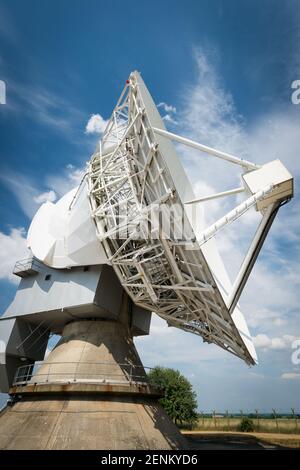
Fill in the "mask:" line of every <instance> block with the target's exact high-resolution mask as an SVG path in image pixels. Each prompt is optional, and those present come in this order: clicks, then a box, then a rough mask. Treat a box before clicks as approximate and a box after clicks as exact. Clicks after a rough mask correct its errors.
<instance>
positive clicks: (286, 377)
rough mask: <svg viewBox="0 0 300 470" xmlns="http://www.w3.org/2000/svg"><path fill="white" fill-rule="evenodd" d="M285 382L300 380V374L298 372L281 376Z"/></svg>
mask: <svg viewBox="0 0 300 470" xmlns="http://www.w3.org/2000/svg"><path fill="white" fill-rule="evenodd" d="M281 378H282V379H284V380H300V373H298V372H285V373H284V374H282V375H281Z"/></svg>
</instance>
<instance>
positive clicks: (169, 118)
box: [162, 114, 178, 125]
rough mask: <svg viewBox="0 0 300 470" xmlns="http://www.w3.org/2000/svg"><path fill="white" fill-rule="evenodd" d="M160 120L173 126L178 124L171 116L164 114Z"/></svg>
mask: <svg viewBox="0 0 300 470" xmlns="http://www.w3.org/2000/svg"><path fill="white" fill-rule="evenodd" d="M162 119H163V121H167V122H169V123H170V124H173V125H176V124H178V123H177V121H175V119H174V118H173V117H172V116H171V114H165V115H164V116H163V117H162Z"/></svg>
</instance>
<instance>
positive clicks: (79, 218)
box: [27, 181, 107, 268]
mask: <svg viewBox="0 0 300 470" xmlns="http://www.w3.org/2000/svg"><path fill="white" fill-rule="evenodd" d="M27 243H28V247H29V248H30V249H31V251H32V253H33V254H34V256H35V257H36V258H38V259H39V260H40V261H42V262H43V263H44V264H46V265H48V266H50V267H53V268H67V267H71V266H84V265H93V264H104V263H107V258H106V256H105V254H104V251H103V248H102V246H101V244H100V243H99V242H98V240H97V236H96V232H95V225H94V223H93V220H92V219H91V216H90V210H89V203H88V198H87V190H86V183H85V181H84V182H83V184H82V185H81V187H80V188H74V189H73V190H72V191H70V192H68V193H67V194H66V195H65V196H64V197H62V198H61V199H60V200H59V201H58V202H57V203H56V204H53V203H51V202H46V203H44V204H42V205H41V207H40V208H39V210H38V211H37V213H36V215H35V216H34V218H33V220H32V222H31V225H30V228H29V231H28V236H27Z"/></svg>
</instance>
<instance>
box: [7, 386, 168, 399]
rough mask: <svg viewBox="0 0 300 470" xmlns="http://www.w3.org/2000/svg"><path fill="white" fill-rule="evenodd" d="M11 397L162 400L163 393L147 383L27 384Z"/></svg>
mask: <svg viewBox="0 0 300 470" xmlns="http://www.w3.org/2000/svg"><path fill="white" fill-rule="evenodd" d="M9 394H10V395H11V397H16V398H17V399H19V397H20V396H37V395H51V396H53V395H68V396H69V395H89V396H92V395H114V396H120V395H129V396H147V397H148V398H149V397H151V398H162V397H163V395H164V393H163V389H162V388H160V387H154V386H152V385H150V384H148V383H134V382H132V383H124V384H119V383H118V384H112V383H97V384H96V383H84V382H74V383H46V384H44V383H43V384H42V383H29V384H28V385H18V386H15V387H12V388H11V389H10V391H9Z"/></svg>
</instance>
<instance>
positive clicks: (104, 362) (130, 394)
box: [0, 316, 187, 450]
mask: <svg viewBox="0 0 300 470" xmlns="http://www.w3.org/2000/svg"><path fill="white" fill-rule="evenodd" d="M128 363H130V369H131V368H132V367H133V370H134V371H135V372H133V374H135V373H137V371H138V376H139V377H138V379H139V380H136V377H134V378H133V381H132V380H130V379H132V376H131V375H130V371H129V369H128ZM122 364H127V365H126V366H124V365H122ZM143 382H144V383H143ZM10 392H11V395H13V396H18V397H19V396H20V397H21V399H20V401H17V402H16V403H15V404H14V405H13V406H11V407H8V408H7V409H6V410H5V412H4V413H3V414H2V415H1V416H0V449H122V450H123V449H174V448H175V449H178V448H187V444H186V442H185V438H184V437H183V436H182V435H181V434H180V432H179V430H178V429H177V427H176V426H175V425H174V424H173V423H172V421H171V420H170V419H169V417H168V416H167V415H166V413H165V412H164V410H163V409H162V408H161V407H160V406H159V404H158V401H157V399H155V398H153V396H154V395H155V393H157V394H158V395H159V394H160V393H161V391H158V390H156V391H155V390H154V388H153V387H149V384H147V383H146V374H145V371H144V368H143V366H142V364H141V361H140V359H139V356H138V354H137V351H136V349H135V347H134V344H133V340H132V336H131V334H130V329H129V327H128V324H127V321H126V316H124V321H122V322H117V321H110V320H95V321H93V320H82V321H75V322H73V323H71V324H69V325H67V326H66V327H65V329H64V332H63V336H62V339H61V341H60V343H59V344H58V345H57V347H56V348H55V349H54V350H53V351H52V352H51V353H50V355H49V356H48V358H47V360H46V361H45V364H44V365H42V367H41V368H40V369H39V371H38V372H37V374H35V375H34V376H33V378H32V379H31V381H30V383H29V384H28V385H26V386H19V387H14V388H13V389H11V391H10ZM110 392H111V393H110Z"/></svg>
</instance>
